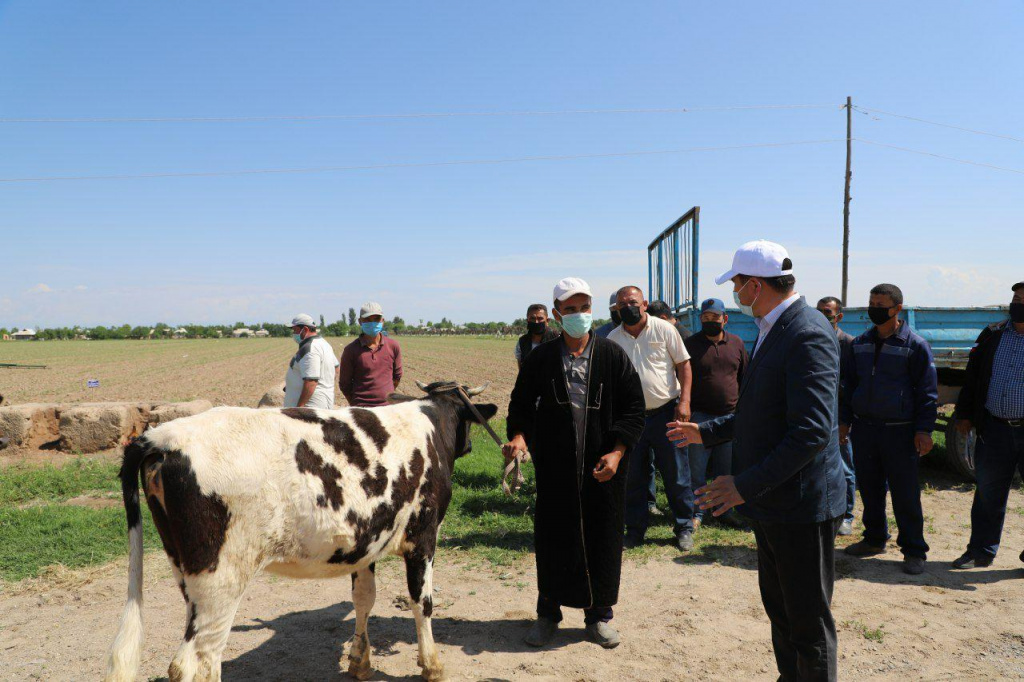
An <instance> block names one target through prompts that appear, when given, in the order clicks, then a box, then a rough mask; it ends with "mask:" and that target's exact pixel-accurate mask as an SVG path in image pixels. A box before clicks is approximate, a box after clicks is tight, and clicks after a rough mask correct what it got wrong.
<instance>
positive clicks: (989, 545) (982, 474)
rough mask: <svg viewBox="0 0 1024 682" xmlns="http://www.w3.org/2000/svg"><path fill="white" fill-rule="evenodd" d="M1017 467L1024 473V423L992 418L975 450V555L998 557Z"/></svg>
mask: <svg viewBox="0 0 1024 682" xmlns="http://www.w3.org/2000/svg"><path fill="white" fill-rule="evenodd" d="M1014 469H1016V470H1018V471H1020V472H1021V475H1022V476H1024V426H1017V427H1013V426H1010V425H1009V424H1007V423H1006V422H1001V421H997V420H995V419H989V420H988V423H987V424H986V425H985V436H984V438H981V437H979V438H978V441H977V445H976V449H975V451H974V474H975V477H976V479H977V487H976V488H975V490H974V504H973V505H972V506H971V541H970V543H968V545H967V549H968V550H969V551H970V552H971V554H972V555H973V556H974V557H975V558H978V559H980V558H984V557H995V555H996V552H998V551H999V538H1000V537H1001V536H1002V534H1003V521H1004V520H1005V519H1006V500H1007V498H1008V497H1009V494H1010V485H1011V484H1012V483H1013V472H1014Z"/></svg>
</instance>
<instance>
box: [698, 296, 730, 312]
mask: <svg viewBox="0 0 1024 682" xmlns="http://www.w3.org/2000/svg"><path fill="white" fill-rule="evenodd" d="M709 310H710V311H711V312H713V313H724V312H725V304H724V303H722V301H721V300H719V299H717V298H709V299H708V300H706V301H704V302H703V303H701V304H700V311H701V312H702V313H706V312H708V311H709Z"/></svg>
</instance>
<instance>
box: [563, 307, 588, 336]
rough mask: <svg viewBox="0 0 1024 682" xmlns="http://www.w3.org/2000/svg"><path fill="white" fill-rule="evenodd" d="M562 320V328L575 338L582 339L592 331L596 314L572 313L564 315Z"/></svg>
mask: <svg viewBox="0 0 1024 682" xmlns="http://www.w3.org/2000/svg"><path fill="white" fill-rule="evenodd" d="M561 322H562V329H564V330H565V333H566V334H568V335H569V336H571V337H572V338H574V339H581V338H583V336H584V335H585V334H586V333H587V332H589V331H590V326H591V325H592V324H593V322H594V316H593V315H592V314H591V313H573V314H572V315H563V316H562V320H561Z"/></svg>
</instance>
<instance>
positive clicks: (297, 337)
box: [292, 334, 302, 343]
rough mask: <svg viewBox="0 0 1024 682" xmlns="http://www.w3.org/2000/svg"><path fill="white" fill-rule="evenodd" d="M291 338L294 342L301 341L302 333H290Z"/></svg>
mask: <svg viewBox="0 0 1024 682" xmlns="http://www.w3.org/2000/svg"><path fill="white" fill-rule="evenodd" d="M292 340H294V341H295V343H302V334H292Z"/></svg>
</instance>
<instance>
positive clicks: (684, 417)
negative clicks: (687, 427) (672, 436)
mask: <svg viewBox="0 0 1024 682" xmlns="http://www.w3.org/2000/svg"><path fill="white" fill-rule="evenodd" d="M690 414H691V412H690V401H689V400H686V401H683V400H680V401H679V402H678V403H676V421H677V422H688V421H690Z"/></svg>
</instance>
